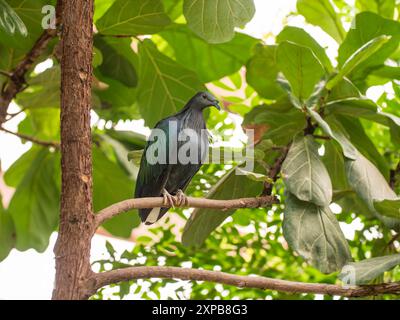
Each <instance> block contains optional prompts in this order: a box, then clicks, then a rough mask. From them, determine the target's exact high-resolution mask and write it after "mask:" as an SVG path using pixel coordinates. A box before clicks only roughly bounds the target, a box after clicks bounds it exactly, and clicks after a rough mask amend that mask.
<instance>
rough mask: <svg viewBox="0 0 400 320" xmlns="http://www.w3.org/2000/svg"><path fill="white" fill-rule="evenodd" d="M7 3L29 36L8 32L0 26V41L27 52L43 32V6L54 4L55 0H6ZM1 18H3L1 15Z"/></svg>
mask: <svg viewBox="0 0 400 320" xmlns="http://www.w3.org/2000/svg"><path fill="white" fill-rule="evenodd" d="M7 3H8V5H9V6H10V7H11V8H12V9H13V10H14V11H15V13H16V14H17V15H18V17H19V18H20V19H21V20H22V22H23V24H24V25H25V26H26V29H27V30H28V34H29V37H26V36H25V35H23V34H21V33H16V34H9V33H8V32H6V31H5V30H3V28H0V43H2V44H4V45H5V46H6V47H8V48H14V49H18V50H22V51H24V52H27V51H28V50H30V49H31V48H32V46H33V44H34V43H35V42H36V40H37V39H38V38H39V36H40V34H41V33H42V32H43V28H42V19H43V17H44V15H43V14H42V8H43V6H45V5H54V4H55V0H7ZM1 11H2V10H1ZM2 12H3V11H2ZM1 20H3V17H2V18H1Z"/></svg>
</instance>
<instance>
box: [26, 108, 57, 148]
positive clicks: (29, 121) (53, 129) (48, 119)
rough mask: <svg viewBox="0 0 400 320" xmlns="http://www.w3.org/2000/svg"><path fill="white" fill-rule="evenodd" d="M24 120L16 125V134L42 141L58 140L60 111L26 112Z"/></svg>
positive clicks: (34, 110) (41, 110)
mask: <svg viewBox="0 0 400 320" xmlns="http://www.w3.org/2000/svg"><path fill="white" fill-rule="evenodd" d="M25 113H26V115H27V116H26V118H25V119H24V120H22V121H21V122H20V123H19V124H18V133H22V134H25V135H28V136H31V137H34V138H37V139H42V140H44V141H59V140H60V109H55V108H39V109H31V110H26V111H25Z"/></svg>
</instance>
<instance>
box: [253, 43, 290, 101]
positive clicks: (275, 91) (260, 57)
mask: <svg viewBox="0 0 400 320" xmlns="http://www.w3.org/2000/svg"><path fill="white" fill-rule="evenodd" d="M276 49H277V46H273V45H269V46H263V45H261V44H260V45H257V46H256V47H255V48H254V55H253V57H252V58H251V59H250V60H249V61H248V63H247V66H246V70H247V71H246V79H247V82H248V84H249V85H251V86H252V87H253V88H254V89H255V90H256V91H257V93H258V94H259V95H261V96H262V97H264V98H267V99H275V98H277V97H279V96H282V95H283V94H284V91H283V90H282V89H281V87H280V86H279V85H278V83H277V81H276V80H277V77H278V72H279V68H278V66H277V64H276Z"/></svg>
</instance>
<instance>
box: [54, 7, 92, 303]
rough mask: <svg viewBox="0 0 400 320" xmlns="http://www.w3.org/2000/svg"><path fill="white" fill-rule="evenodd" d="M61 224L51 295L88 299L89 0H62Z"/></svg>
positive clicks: (89, 226) (90, 78) (90, 19)
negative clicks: (53, 286) (53, 285)
mask: <svg viewBox="0 0 400 320" xmlns="http://www.w3.org/2000/svg"><path fill="white" fill-rule="evenodd" d="M61 6H62V8H61V12H62V14H61V16H62V21H63V25H62V37H61V41H62V44H61V46H62V60H61V170H62V190H61V208H60V229H59V235H58V239H57V243H56V246H55V248H54V253H55V257H56V279H55V288H54V291H53V299H86V298H88V296H89V294H90V293H89V292H87V289H85V288H87V287H88V281H90V279H91V276H92V271H91V267H90V242H91V238H92V236H93V233H94V230H93V229H94V221H93V220H94V215H93V211H92V155H91V144H92V141H91V130H90V109H91V81H92V52H93V27H92V23H93V10H94V9H93V8H94V7H93V0H62V5H61Z"/></svg>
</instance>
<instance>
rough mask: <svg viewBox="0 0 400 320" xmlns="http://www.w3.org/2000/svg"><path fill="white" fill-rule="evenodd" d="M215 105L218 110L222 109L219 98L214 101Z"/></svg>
mask: <svg viewBox="0 0 400 320" xmlns="http://www.w3.org/2000/svg"><path fill="white" fill-rule="evenodd" d="M213 106H214V107H215V108H217V109H218V110H221V106H220V105H219V101H218V100H215V101H214V103H213Z"/></svg>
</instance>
